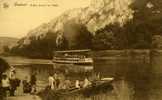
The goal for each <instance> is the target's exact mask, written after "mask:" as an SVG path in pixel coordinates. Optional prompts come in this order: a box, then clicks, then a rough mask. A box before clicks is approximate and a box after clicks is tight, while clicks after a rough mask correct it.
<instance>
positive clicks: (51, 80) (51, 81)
mask: <svg viewBox="0 0 162 100" xmlns="http://www.w3.org/2000/svg"><path fill="white" fill-rule="evenodd" d="M48 85H49V87H50V89H52V90H53V89H54V78H53V75H52V74H50V75H49V77H48Z"/></svg>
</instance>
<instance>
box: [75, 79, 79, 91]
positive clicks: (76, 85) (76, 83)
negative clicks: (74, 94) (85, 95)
mask: <svg viewBox="0 0 162 100" xmlns="http://www.w3.org/2000/svg"><path fill="white" fill-rule="evenodd" d="M75 88H77V89H79V88H80V83H79V80H76V82H75Z"/></svg>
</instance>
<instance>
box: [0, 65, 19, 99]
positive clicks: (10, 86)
mask: <svg viewBox="0 0 162 100" xmlns="http://www.w3.org/2000/svg"><path fill="white" fill-rule="evenodd" d="M18 86H20V80H19V79H18V78H16V71H15V69H14V68H13V67H11V70H10V73H9V75H7V74H6V73H3V74H2V78H1V87H0V88H1V91H2V92H3V95H4V96H7V94H8V93H9V94H10V96H14V95H15V91H16V89H17V87H18Z"/></svg>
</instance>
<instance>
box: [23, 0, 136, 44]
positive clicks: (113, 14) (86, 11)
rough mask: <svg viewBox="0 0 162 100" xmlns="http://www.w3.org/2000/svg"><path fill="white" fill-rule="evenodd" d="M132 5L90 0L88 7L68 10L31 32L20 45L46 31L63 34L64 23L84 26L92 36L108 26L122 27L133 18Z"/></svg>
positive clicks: (125, 1)
mask: <svg viewBox="0 0 162 100" xmlns="http://www.w3.org/2000/svg"><path fill="white" fill-rule="evenodd" d="M132 3H133V0H91V3H90V5H89V6H87V7H85V8H77V9H72V10H68V11H66V12H64V13H63V14H62V15H60V16H59V17H57V18H55V19H53V20H51V21H50V22H48V23H45V24H42V25H40V26H39V27H37V28H36V29H33V30H31V31H30V32H29V33H28V35H27V36H26V37H25V38H23V42H22V44H23V45H29V44H30V41H31V37H35V38H43V37H44V36H46V33H47V32H48V31H51V32H53V33H55V34H56V33H63V32H64V29H65V25H67V24H66V23H69V22H72V23H75V24H81V25H84V26H86V27H87V29H88V30H89V31H90V32H91V33H93V34H94V33H95V32H96V31H97V30H99V29H101V28H104V27H105V26H106V25H109V24H114V23H118V24H119V25H121V27H122V26H123V25H124V24H125V23H126V22H127V21H129V20H131V19H132V18H133V13H134V11H133V10H132V9H131V8H130V5H131V4H132ZM70 27H71V26H70ZM76 34H77V32H76Z"/></svg>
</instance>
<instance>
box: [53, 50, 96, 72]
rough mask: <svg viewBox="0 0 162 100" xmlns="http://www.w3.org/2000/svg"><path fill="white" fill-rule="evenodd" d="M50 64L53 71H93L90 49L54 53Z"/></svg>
mask: <svg viewBox="0 0 162 100" xmlns="http://www.w3.org/2000/svg"><path fill="white" fill-rule="evenodd" d="M52 62H53V65H54V68H55V69H61V68H62V69H66V70H68V71H69V72H75V73H79V72H90V71H92V70H93V69H94V66H93V58H92V55H91V50H90V49H84V50H65V51H55V52H54V56H53V59H52Z"/></svg>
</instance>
